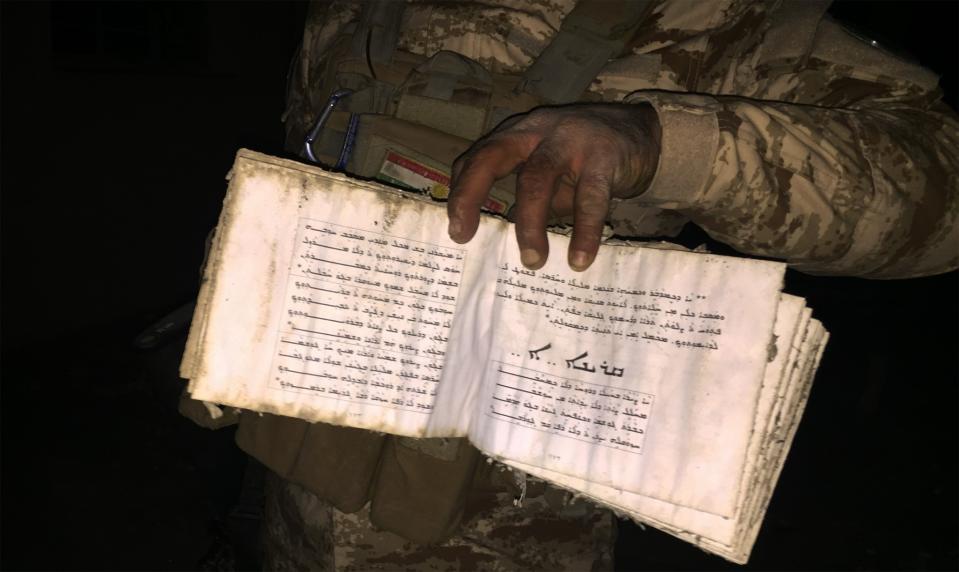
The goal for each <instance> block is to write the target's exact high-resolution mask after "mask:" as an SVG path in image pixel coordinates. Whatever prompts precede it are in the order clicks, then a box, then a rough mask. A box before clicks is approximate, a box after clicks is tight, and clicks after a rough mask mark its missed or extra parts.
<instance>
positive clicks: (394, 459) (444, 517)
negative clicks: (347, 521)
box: [370, 437, 481, 544]
mask: <svg viewBox="0 0 959 572" xmlns="http://www.w3.org/2000/svg"><path fill="white" fill-rule="evenodd" d="M480 458H481V455H480V452H479V451H478V450H477V449H476V448H474V447H473V446H472V445H470V444H469V442H468V441H467V440H466V439H435V438H434V439H408V438H402V437H391V438H389V439H388V440H387V442H386V445H385V447H384V448H383V456H382V457H381V459H380V469H379V472H378V475H377V478H376V482H375V484H374V489H373V491H374V492H373V500H372V503H371V505H370V521H371V522H372V523H373V524H374V525H375V526H377V527H379V528H382V529H384V530H388V531H390V532H393V533H395V534H399V535H400V536H402V537H404V538H408V539H410V540H412V541H414V542H418V543H421V544H432V543H436V542H442V541H444V540H446V539H447V538H449V536H451V535H452V534H453V533H455V532H456V529H457V527H458V526H459V524H460V522H461V521H462V519H463V513H464V509H465V507H466V501H467V496H468V495H467V493H468V492H469V490H470V488H471V487H472V485H473V478H474V476H475V475H476V469H477V464H478V463H479V461H480Z"/></svg>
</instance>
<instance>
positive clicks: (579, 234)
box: [568, 171, 610, 272]
mask: <svg viewBox="0 0 959 572" xmlns="http://www.w3.org/2000/svg"><path fill="white" fill-rule="evenodd" d="M609 187H610V181H609V177H608V176H607V175H606V174H605V173H604V172H602V171H591V172H588V173H584V174H583V175H581V176H580V178H579V181H578V182H577V185H576V195H575V196H574V198H573V209H574V210H573V238H572V240H571V241H570V243H569V255H568V256H569V267H570V268H572V269H573V270H575V271H577V272H582V271H583V270H586V269H587V268H589V266H590V265H591V264H592V263H593V260H595V259H596V252H597V251H598V250H599V244H600V241H601V240H602V238H603V223H604V221H605V220H606V213H607V212H608V211H609V192H610V189H609Z"/></svg>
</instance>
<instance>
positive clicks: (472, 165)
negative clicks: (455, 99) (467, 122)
mask: <svg viewBox="0 0 959 572" xmlns="http://www.w3.org/2000/svg"><path fill="white" fill-rule="evenodd" d="M527 155H529V144H528V142H527V141H526V138H524V137H522V136H515V135H506V136H498V137H494V138H491V139H490V140H489V141H488V142H486V143H484V144H481V145H480V146H479V147H474V148H473V149H471V150H470V151H467V152H466V154H464V155H463V156H462V157H460V158H459V159H457V161H456V163H454V165H453V183H452V189H451V191H450V198H449V201H448V202H447V204H446V212H447V214H448V215H449V235H450V238H451V239H453V240H454V241H455V242H458V243H460V244H462V243H464V242H469V240H470V239H471V238H473V235H474V234H476V227H477V226H479V215H480V207H482V206H483V204H484V203H485V202H486V198H487V196H488V195H489V191H490V188H491V187H492V186H493V183H495V182H496V181H497V179H501V178H503V177H505V176H506V175H508V174H510V173H512V172H513V170H514V169H515V168H516V167H517V166H518V165H519V164H521V163H522V162H523V161H524V160H525V158H526V156H527Z"/></svg>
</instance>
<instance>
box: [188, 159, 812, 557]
mask: <svg viewBox="0 0 959 572" xmlns="http://www.w3.org/2000/svg"><path fill="white" fill-rule="evenodd" d="M446 223H447V219H446V212H445V208H444V206H443V205H441V204H436V203H433V202H431V201H429V200H428V199H424V198H418V197H415V196H411V195H409V194H407V193H402V192H399V191H395V190H392V189H389V188H387V187H383V186H381V185H377V184H374V183H369V182H362V181H356V180H352V179H349V178H347V177H345V176H342V175H338V174H333V173H329V172H326V171H323V170H322V169H319V168H315V167H311V166H307V165H302V164H299V163H296V162H292V161H286V160H282V159H276V158H273V157H269V156H266V155H261V154H257V153H253V152H250V151H240V152H239V153H238V155H237V160H236V164H235V165H234V168H233V171H232V175H231V180H230V188H229V191H228V194H227V197H226V200H225V202H224V207H223V212H222V214H221V219H220V224H219V226H218V229H217V233H216V237H215V239H214V242H213V246H212V248H211V251H210V256H209V261H208V264H207V268H206V274H205V281H204V285H203V288H202V290H201V293H200V299H199V301H198V304H197V310H196V313H195V315H194V320H193V324H192V328H191V331H190V337H189V340H188V342H187V351H186V353H185V355H184V360H183V363H182V366H181V372H182V375H183V376H184V377H185V378H187V379H189V380H190V387H189V389H190V392H191V394H192V396H193V397H194V398H195V399H200V400H204V401H208V402H214V403H219V404H224V405H229V406H233V407H238V408H243V409H249V410H254V411H264V412H271V413H276V414H280V415H287V416H292V417H299V418H302V419H306V420H309V421H317V422H326V423H333V424H338V425H349V426H353V427H359V428H366V429H371V430H376V431H383V432H387V433H393V434H397V435H405V436H411V437H467V438H468V439H469V440H470V441H471V442H472V443H473V444H474V445H475V446H476V447H477V448H478V449H480V450H481V451H483V452H484V453H485V454H487V455H489V456H491V457H493V458H495V459H497V460H498V461H500V462H502V463H504V464H506V465H509V466H512V467H515V468H516V469H519V470H522V471H525V472H527V473H529V474H531V475H535V476H537V477H539V478H542V479H544V480H547V481H550V482H552V483H554V484H557V485H559V486H561V487H565V488H567V489H570V490H573V491H576V492H578V493H579V494H582V495H583V496H586V497H588V498H590V499H592V500H594V501H595V502H597V503H599V504H601V505H605V506H609V507H611V508H613V509H615V510H616V511H617V512H619V513H620V514H622V515H627V516H629V517H631V518H633V519H635V520H637V521H641V522H644V523H648V524H650V525H652V526H655V527H657V528H660V529H662V530H665V531H667V532H669V533H671V534H673V535H675V536H678V537H680V538H682V539H684V540H687V541H689V542H692V543H693V544H696V545H697V546H700V547H702V548H703V549H705V550H708V551H711V552H714V553H716V554H719V555H721V556H723V557H725V558H727V559H730V560H732V561H735V562H745V561H746V560H747V559H748V557H749V553H750V550H751V549H752V545H753V543H754V541H755V538H756V534H757V533H758V530H759V527H760V524H761V522H762V517H763V515H764V514H765V511H766V506H767V504H768V501H769V498H770V496H771V495H772V490H773V486H774V484H775V482H776V479H777V477H778V474H779V471H780V469H781V468H782V464H783V461H784V459H785V456H786V453H787V451H788V449H789V444H790V442H791V440H792V436H793V434H794V432H795V430H796V425H797V424H798V421H799V418H800V416H801V413H802V409H803V407H804V405H805V401H806V397H807V395H808V391H809V387H810V384H811V381H812V378H813V375H814V373H815V370H816V367H817V365H818V361H819V358H820V356H821V354H822V351H823V348H824V347H825V344H826V341H827V339H828V333H827V332H826V331H825V330H824V329H823V328H822V325H821V324H820V323H819V322H818V321H816V320H814V319H812V318H811V311H810V310H809V309H808V308H806V306H805V303H804V301H803V300H802V299H800V298H797V297H794V296H789V295H786V294H783V293H782V291H781V290H782V281H783V274H784V271H785V266H784V265H783V264H781V263H776V262H768V261H759V260H751V259H746V258H734V257H723V256H716V255H711V254H704V253H695V252H688V251H685V250H682V249H679V248H678V247H677V248H676V249H671V248H663V247H661V246H659V247H653V246H644V245H635V244H606V245H603V246H602V247H601V248H600V251H599V254H598V256H597V258H596V260H595V262H594V263H593V265H592V266H591V267H590V268H589V269H588V270H586V271H585V272H581V273H580V272H573V271H572V270H570V269H569V268H568V266H567V264H566V256H565V253H566V250H567V247H568V243H569V239H568V238H567V237H566V236H563V235H561V234H553V233H551V234H550V236H549V247H550V252H551V256H550V257H549V259H548V262H547V263H546V265H545V266H544V267H543V268H541V269H539V270H536V271H532V270H528V269H526V268H524V267H523V265H522V264H521V262H520V259H519V249H518V248H517V245H516V239H515V235H514V232H513V230H512V228H510V226H511V225H510V223H508V222H506V221H504V220H502V219H498V218H493V217H486V216H484V217H482V220H481V222H480V226H479V229H478V231H477V233H476V236H475V237H474V238H473V240H472V241H470V242H469V243H468V244H465V245H461V244H456V243H454V242H453V241H451V240H450V239H449V238H448V236H447V234H446Z"/></svg>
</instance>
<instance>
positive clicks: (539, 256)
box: [514, 145, 567, 270]
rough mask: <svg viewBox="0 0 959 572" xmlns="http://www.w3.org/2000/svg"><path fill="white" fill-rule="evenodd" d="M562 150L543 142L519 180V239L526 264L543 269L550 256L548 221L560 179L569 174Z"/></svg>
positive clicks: (517, 203)
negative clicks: (547, 235) (547, 237)
mask: <svg viewBox="0 0 959 572" xmlns="http://www.w3.org/2000/svg"><path fill="white" fill-rule="evenodd" d="M566 172H567V170H566V166H565V162H564V161H563V158H562V155H561V152H558V151H556V150H554V149H552V148H550V147H547V146H544V145H541V146H540V147H538V148H537V149H536V150H535V151H534V152H533V153H532V154H531V155H530V157H529V159H528V160H527V161H526V164H525V165H524V166H523V168H522V170H521V171H520V172H519V176H518V177H517V179H516V186H517V192H516V206H515V207H514V211H515V222H516V242H517V243H518V244H519V251H520V259H521V260H522V262H523V265H524V266H526V267H527V268H530V269H532V270H536V269H538V268H541V267H542V266H543V265H544V264H545V263H546V257H547V256H548V255H549V242H548V240H547V239H546V223H547V222H548V220H549V210H550V203H551V202H552V200H553V194H554V193H555V191H556V186H557V184H558V182H559V179H560V178H561V177H563V176H564V175H565V174H566Z"/></svg>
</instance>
